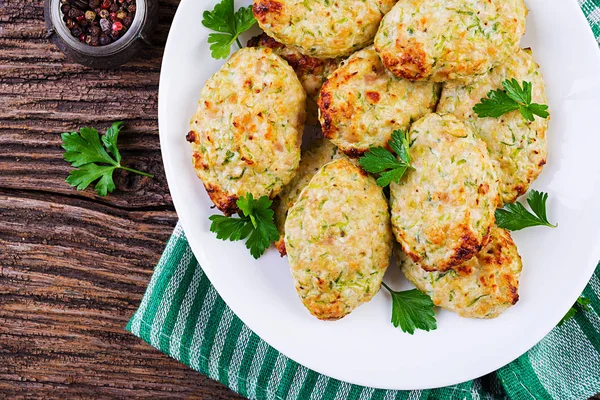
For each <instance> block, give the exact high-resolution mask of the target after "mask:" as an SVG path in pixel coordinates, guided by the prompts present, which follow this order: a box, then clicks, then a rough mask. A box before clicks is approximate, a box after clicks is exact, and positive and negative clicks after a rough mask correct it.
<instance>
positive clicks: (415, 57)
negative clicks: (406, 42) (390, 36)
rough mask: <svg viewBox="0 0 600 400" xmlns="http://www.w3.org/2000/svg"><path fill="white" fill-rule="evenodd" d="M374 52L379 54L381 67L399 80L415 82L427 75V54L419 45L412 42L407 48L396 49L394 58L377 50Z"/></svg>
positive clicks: (421, 45)
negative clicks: (384, 67)
mask: <svg viewBox="0 0 600 400" xmlns="http://www.w3.org/2000/svg"><path fill="white" fill-rule="evenodd" d="M375 50H376V51H377V53H379V55H380V57H381V61H382V62H383V65H385V66H386V68H387V69H389V70H390V72H392V73H393V74H394V75H396V76H398V77H400V78H404V79H409V80H413V81H415V80H420V79H424V78H426V77H427V76H428V74H429V71H430V67H429V66H428V65H427V54H426V53H425V50H424V49H423V44H421V43H418V42H413V43H412V44H411V45H410V46H408V47H400V48H397V54H395V55H394V56H391V55H389V54H387V53H386V52H383V53H382V52H381V50H380V49H378V48H376V49H375Z"/></svg>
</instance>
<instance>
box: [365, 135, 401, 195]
mask: <svg viewBox="0 0 600 400" xmlns="http://www.w3.org/2000/svg"><path fill="white" fill-rule="evenodd" d="M388 144H389V146H390V147H391V148H392V150H394V151H395V152H396V155H397V156H396V155H394V154H393V153H392V152H390V151H389V150H387V149H385V148H383V147H372V148H371V149H370V150H369V151H368V152H366V153H365V155H364V156H362V157H361V158H359V159H358V163H359V164H360V166H361V167H362V168H363V169H364V170H365V171H367V172H370V173H372V174H379V175H380V176H379V178H378V179H377V184H378V185H379V186H382V187H385V186H388V185H389V184H390V183H392V182H396V183H399V182H400V179H401V178H402V176H404V173H405V172H406V170H407V169H409V168H412V166H411V165H410V153H409V147H410V144H409V142H408V136H407V134H406V133H405V132H403V131H394V133H392V138H391V140H390V141H389V142H388Z"/></svg>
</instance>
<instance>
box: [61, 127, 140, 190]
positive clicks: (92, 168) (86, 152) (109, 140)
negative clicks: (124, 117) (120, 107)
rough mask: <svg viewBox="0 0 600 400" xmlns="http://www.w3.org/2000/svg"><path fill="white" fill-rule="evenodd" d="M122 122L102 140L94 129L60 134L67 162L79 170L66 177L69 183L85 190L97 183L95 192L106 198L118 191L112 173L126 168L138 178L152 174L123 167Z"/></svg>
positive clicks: (109, 130)
mask: <svg viewBox="0 0 600 400" xmlns="http://www.w3.org/2000/svg"><path fill="white" fill-rule="evenodd" d="M122 127H123V122H115V123H114V124H112V126H111V127H110V128H108V130H107V131H106V134H104V135H103V136H102V140H100V134H99V133H98V131H97V130H95V129H93V128H88V127H84V128H81V129H80V131H79V132H70V133H69V132H65V133H63V134H62V135H61V138H62V141H63V144H62V148H63V149H65V150H66V151H65V153H64V155H63V157H64V159H65V160H66V161H68V162H70V163H71V165H72V166H73V167H75V168H76V169H74V170H72V171H71V172H70V173H69V176H68V177H67V183H68V184H69V185H71V186H73V187H76V188H77V190H84V189H85V188H87V187H88V186H89V185H90V184H91V183H92V182H94V181H97V182H96V186H95V189H96V193H98V195H99V196H106V194H107V193H110V192H112V191H113V190H115V183H114V181H113V178H112V176H113V172H115V170H116V169H124V170H126V171H129V172H134V173H136V174H139V175H143V176H148V177H150V178H152V175H150V174H148V173H146V172H142V171H138V170H137V169H133V168H128V167H125V166H123V165H121V153H120V152H119V149H118V147H117V139H118V137H119V132H120V131H121V128H122Z"/></svg>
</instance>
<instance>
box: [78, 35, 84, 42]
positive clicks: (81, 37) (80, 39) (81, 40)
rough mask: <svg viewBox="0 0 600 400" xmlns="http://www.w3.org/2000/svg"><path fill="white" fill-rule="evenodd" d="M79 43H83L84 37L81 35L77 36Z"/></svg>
mask: <svg viewBox="0 0 600 400" xmlns="http://www.w3.org/2000/svg"><path fill="white" fill-rule="evenodd" d="M79 41H80V42H85V35H84V34H83V33H82V34H81V35H79Z"/></svg>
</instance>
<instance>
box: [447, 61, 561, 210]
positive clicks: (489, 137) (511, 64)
mask: <svg viewBox="0 0 600 400" xmlns="http://www.w3.org/2000/svg"><path fill="white" fill-rule="evenodd" d="M513 78H514V79H516V80H517V81H518V82H519V84H521V85H522V82H523V81H527V82H530V83H531V85H532V96H531V98H532V102H533V103H538V104H548V100H547V99H546V86H545V84H544V79H543V77H542V74H541V72H540V68H539V66H538V65H537V64H536V62H535V60H534V59H533V56H532V54H531V51H530V50H521V51H519V52H518V53H516V54H514V55H513V56H511V57H510V58H508V59H507V60H506V61H505V62H504V63H502V64H500V65H499V66H498V67H496V68H494V69H493V70H491V71H490V72H489V73H487V74H485V75H483V76H481V77H479V78H478V79H477V80H475V81H474V82H472V83H470V84H468V85H462V84H460V83H455V82H448V83H447V84H446V85H445V86H444V90H443V92H442V98H441V100H440V104H439V105H438V111H439V112H443V113H452V114H454V115H456V116H457V117H458V118H460V119H463V120H465V121H466V122H467V123H468V124H469V125H470V126H471V127H472V128H473V130H474V131H475V133H476V134H477V135H479V137H480V138H481V139H483V141H484V142H485V143H486V145H487V148H488V151H489V152H490V155H491V156H492V159H493V160H494V162H495V165H496V170H497V174H498V179H499V181H500V187H499V188H500V199H501V200H502V202H503V203H513V202H515V201H516V200H517V198H518V197H519V196H521V195H522V194H524V193H525V192H527V190H528V189H529V186H530V185H531V183H532V182H533V181H534V180H535V179H536V178H537V177H538V176H539V175H540V173H541V172H542V168H543V166H544V164H546V157H547V155H548V150H547V143H546V132H547V131H548V123H549V120H548V119H544V118H539V117H535V120H534V121H533V122H530V121H527V120H526V119H525V118H523V116H522V115H521V113H520V112H519V111H512V112H509V113H507V114H504V115H502V116H500V117H499V118H479V117H477V114H475V112H474V111H473V107H474V106H475V105H476V104H477V103H479V102H480V101H481V99H482V98H485V97H487V94H488V92H489V91H491V90H496V89H502V82H503V81H504V80H507V79H513Z"/></svg>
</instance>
